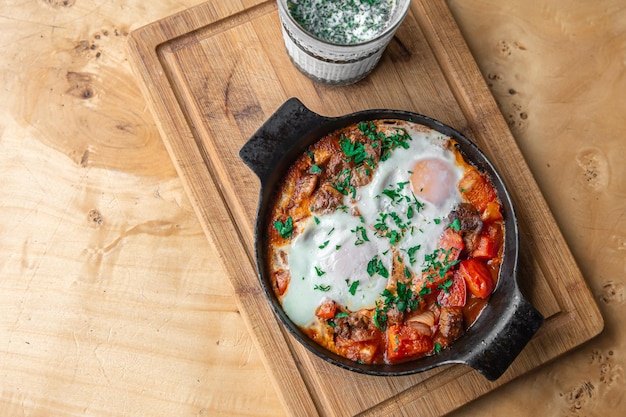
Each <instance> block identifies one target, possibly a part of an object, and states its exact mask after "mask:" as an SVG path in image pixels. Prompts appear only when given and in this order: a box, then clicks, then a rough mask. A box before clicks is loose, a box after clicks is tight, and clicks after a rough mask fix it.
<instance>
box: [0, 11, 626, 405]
mask: <svg viewBox="0 0 626 417" xmlns="http://www.w3.org/2000/svg"><path fill="white" fill-rule="evenodd" d="M199 3H200V2H199V1H182V2H178V3H176V4H171V3H169V2H158V1H156V2H150V4H147V3H145V2H136V1H135V2H133V1H124V0H120V1H80V0H76V1H73V0H70V1H43V0H39V1H33V2H15V1H8V2H4V3H3V4H2V5H0V22H1V24H2V31H0V85H1V86H2V87H3V88H2V90H1V91H2V92H3V98H4V100H2V101H1V102H0V172H1V174H2V177H1V178H2V182H1V183H0V184H1V185H0V187H1V189H0V191H1V194H0V195H1V196H2V197H0V207H1V208H2V216H0V234H1V239H0V242H1V243H0V244H1V245H2V246H0V248H1V250H0V271H2V275H1V278H0V279H1V281H0V282H1V283H2V284H1V285H2V291H1V292H0V293H1V294H2V297H3V298H4V299H3V300H2V303H1V304H0V305H1V306H2V307H1V310H0V311H1V312H2V314H1V315H0V381H2V382H1V383H0V414H2V415H7V416H13V415H68V416H74V415H94V416H95V415H112V414H113V415H128V416H130V415H163V416H170V415H190V416H195V415H234V416H237V415H268V416H269V415H271V416H278V415H283V413H284V410H283V408H282V405H281V402H280V400H279V395H278V393H277V391H276V390H274V389H273V388H272V385H271V384H272V383H271V379H272V378H270V376H269V374H268V372H267V371H266V370H265V368H264V367H263V365H262V363H261V357H260V355H259V352H258V351H257V350H256V349H255V348H254V347H253V344H252V339H251V337H250V335H249V333H248V331H247V328H246V325H245V323H244V321H243V320H242V318H241V315H240V314H239V312H238V308H237V304H236V303H235V301H234V299H233V297H232V295H233V289H232V288H231V286H230V283H229V281H228V279H227V278H226V276H225V270H224V266H223V265H222V263H221V262H220V260H219V258H218V256H217V254H216V250H215V248H214V246H213V243H212V242H210V241H209V240H207V239H206V237H205V233H204V231H203V230H202V227H201V224H200V222H199V221H198V220H197V218H196V216H195V213H194V212H193V210H192V202H190V201H189V199H188V198H187V196H186V192H185V190H184V188H183V183H182V181H181V180H180V179H179V178H178V176H177V174H176V171H175V169H174V165H173V164H172V162H171V160H170V158H169V155H168V153H167V151H166V149H165V147H164V146H163V144H162V141H161V137H160V135H159V134H158V130H157V127H156V123H157V122H158V121H155V120H154V119H153V118H152V116H151V115H150V114H149V112H148V111H147V108H146V102H145V100H144V99H143V97H142V95H141V93H140V90H139V84H138V81H137V79H136V78H135V76H134V74H133V73H132V71H131V69H130V66H129V64H128V61H127V55H126V53H127V43H128V34H129V33H130V32H131V31H132V30H134V29H137V28H139V27H141V26H143V25H144V24H147V23H149V22H152V21H156V20H159V19H162V18H164V17H167V16H170V15H172V14H173V13H176V12H180V11H182V10H184V9H186V8H187V7H191V6H194V5H197V4H199ZM235 3H238V2H235ZM449 4H450V7H451V9H452V12H453V14H454V17H455V18H456V20H457V22H458V23H459V26H460V27H461V30H462V31H463V34H464V35H465V38H466V39H467V41H468V43H469V45H470V48H471V50H472V52H473V54H474V57H475V58H476V61H477V62H478V64H479V67H480V69H481V71H482V73H483V75H484V77H485V79H486V80H487V81H488V83H489V84H490V88H491V91H492V93H493V94H494V96H495V98H496V100H497V101H498V103H499V105H500V109H501V110H502V113H503V114H504V115H505V117H506V119H507V121H508V122H509V126H510V128H511V130H512V132H513V134H514V136H515V138H516V140H517V143H518V145H519V147H520V149H521V150H522V153H523V154H524V156H525V159H526V161H527V162H528V164H529V166H530V168H531V170H532V171H533V174H534V176H535V178H536V180H537V182H538V184H539V187H540V189H541V190H542V191H543V195H544V196H545V198H546V200H547V202H548V205H549V206H550V208H551V209H552V210H553V212H554V214H555V217H556V220H557V222H558V224H559V226H560V227H561V230H562V231H563V233H564V236H565V240H566V241H567V243H568V245H569V246H570V248H571V249H572V252H573V255H574V257H575V259H576V260H577V262H578V265H579V266H580V269H581V270H582V272H583V275H584V276H585V278H586V281H587V283H588V284H589V285H590V287H591V289H592V292H593V294H594V296H595V299H596V301H597V302H598V304H599V306H600V309H601V311H602V313H603V316H604V318H605V321H606V330H605V332H604V333H603V334H602V335H601V336H600V337H598V338H596V339H594V340H593V341H592V342H590V343H588V344H586V345H584V346H582V347H580V348H579V349H577V350H576V351H574V352H572V353H569V354H567V355H565V356H564V357H561V358H559V359H557V360H555V361H554V362H553V363H551V364H549V365H546V366H543V367H541V368H540V369H538V370H536V371H535V372H533V373H532V374H530V375H527V376H525V377H522V378H518V379H516V380H515V381H513V382H511V383H509V384H507V385H505V386H504V387H502V388H500V389H498V390H497V391H495V392H494V393H492V394H489V395H487V396H486V397H483V398H482V399H479V400H477V401H476V402H474V403H472V404H470V405H468V406H465V407H463V409H461V410H459V411H458V412H457V414H458V415H475V416H497V415H498V416H499V415H511V416H527V415H558V416H579V415H580V416H583V415H587V416H607V415H621V414H623V412H624V411H625V409H626V400H625V399H624V391H625V390H624V379H623V378H624V375H623V366H624V362H625V361H624V343H625V342H626V335H624V332H623V329H622V328H621V326H620V324H621V320H620V319H621V318H622V317H623V316H624V313H625V311H624V304H625V302H626V298H625V294H624V285H625V282H624V281H625V279H624V272H625V266H626V265H625V261H624V250H625V248H626V245H625V242H626V227H625V224H624V212H625V210H626V208H625V200H626V189H625V184H624V178H625V175H624V169H625V168H624V164H623V161H624V156H625V154H626V149H625V148H626V143H625V141H624V139H623V136H622V134H621V130H622V128H623V126H624V122H625V119H624V116H623V115H624V114H625V111H626V102H625V100H624V98H623V93H622V92H623V91H626V89H625V88H624V87H626V85H625V84H626V74H625V65H626V64H625V61H624V50H625V49H626V9H625V8H624V6H623V2H621V1H619V0H613V1H610V0H605V1H600V2H593V3H588V2H580V1H574V0H571V1H548V2H545V1H542V2H540V1H524V2H522V1H496V0H490V1H486V0H483V1H471V2H462V1H454V0H451V1H450V2H449Z"/></svg>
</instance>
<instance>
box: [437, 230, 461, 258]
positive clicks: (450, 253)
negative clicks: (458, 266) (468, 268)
mask: <svg viewBox="0 0 626 417" xmlns="http://www.w3.org/2000/svg"><path fill="white" fill-rule="evenodd" d="M439 247H440V248H441V249H443V250H444V254H442V255H441V256H440V257H441V258H443V259H440V260H441V261H442V262H443V261H447V262H454V261H456V260H457V259H459V255H461V251H463V249H465V243H463V236H461V233H460V232H458V231H456V230H454V229H451V228H449V227H448V228H446V230H444V232H443V235H442V236H441V239H439Z"/></svg>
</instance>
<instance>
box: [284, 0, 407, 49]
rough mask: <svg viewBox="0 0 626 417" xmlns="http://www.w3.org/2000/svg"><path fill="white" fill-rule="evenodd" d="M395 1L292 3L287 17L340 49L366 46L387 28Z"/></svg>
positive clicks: (294, 0) (307, 0) (300, 0)
mask: <svg viewBox="0 0 626 417" xmlns="http://www.w3.org/2000/svg"><path fill="white" fill-rule="evenodd" d="M395 3H396V1H395V0H292V1H288V2H287V4H288V7H289V13H290V14H291V16H292V17H293V18H294V20H295V21H296V22H298V24H299V25H300V26H302V28H303V29H305V30H306V31H307V32H309V33H310V34H311V35H313V36H315V37H317V38H319V39H322V40H325V41H327V42H331V43H335V44H339V45H351V44H357V43H362V42H366V41H368V40H371V39H373V38H375V37H376V36H377V35H378V34H379V33H381V32H383V31H384V30H385V29H386V27H387V25H388V24H389V20H390V16H391V11H392V10H393V8H394V6H395Z"/></svg>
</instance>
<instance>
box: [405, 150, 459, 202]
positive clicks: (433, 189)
mask: <svg viewBox="0 0 626 417" xmlns="http://www.w3.org/2000/svg"><path fill="white" fill-rule="evenodd" d="M410 181H411V187H412V188H413V193H414V194H415V196H416V197H421V198H422V199H424V200H426V201H428V202H430V203H432V204H434V205H436V206H441V205H442V204H443V203H444V202H445V201H446V200H447V199H448V196H450V195H451V194H452V193H453V192H455V190H456V184H455V179H454V173H453V172H452V169H451V168H450V167H449V166H448V164H446V162H444V161H442V160H440V159H434V158H431V159H421V160H419V161H417V162H416V163H415V165H414V166H413V170H412V174H411V179H410Z"/></svg>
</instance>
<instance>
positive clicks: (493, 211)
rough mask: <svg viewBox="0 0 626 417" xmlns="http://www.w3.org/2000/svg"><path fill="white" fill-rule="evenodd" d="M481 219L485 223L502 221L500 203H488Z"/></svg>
mask: <svg viewBox="0 0 626 417" xmlns="http://www.w3.org/2000/svg"><path fill="white" fill-rule="evenodd" d="M480 219H481V220H482V221H483V222H485V223H488V222H495V221H497V220H502V211H501V206H500V203H498V202H497V201H490V202H488V203H487V205H486V206H485V209H484V210H483V212H482V214H481V215H480Z"/></svg>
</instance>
